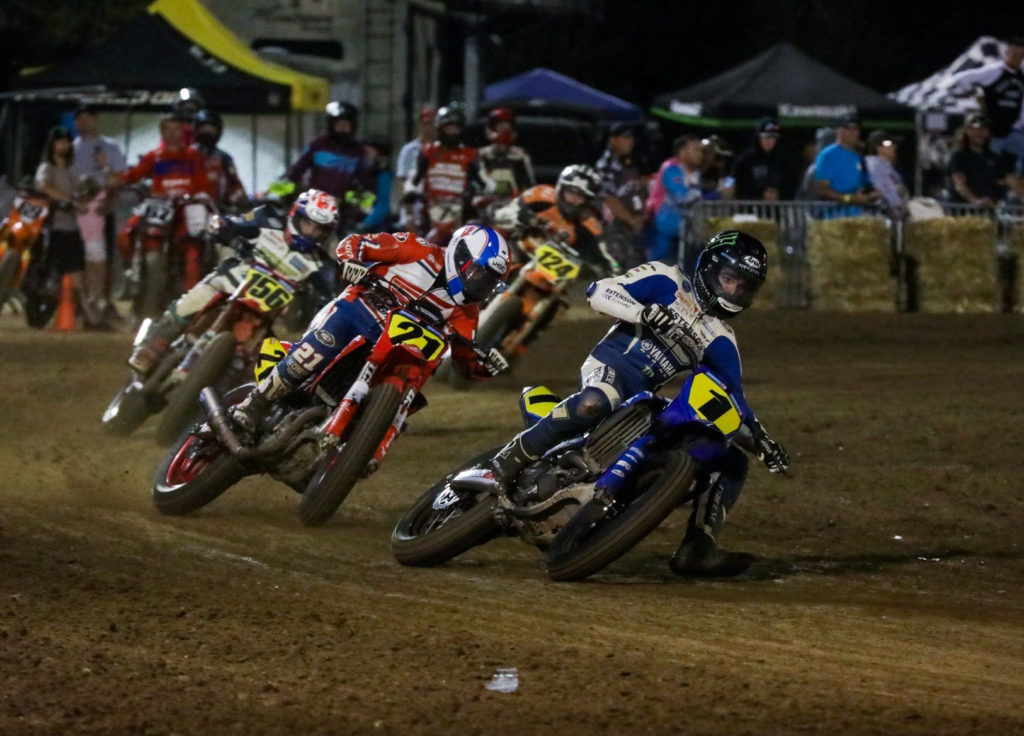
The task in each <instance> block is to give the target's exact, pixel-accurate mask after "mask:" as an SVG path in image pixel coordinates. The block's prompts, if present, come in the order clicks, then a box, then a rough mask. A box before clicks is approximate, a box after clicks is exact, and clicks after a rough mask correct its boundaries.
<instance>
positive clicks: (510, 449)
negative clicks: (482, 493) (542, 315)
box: [492, 261, 788, 575]
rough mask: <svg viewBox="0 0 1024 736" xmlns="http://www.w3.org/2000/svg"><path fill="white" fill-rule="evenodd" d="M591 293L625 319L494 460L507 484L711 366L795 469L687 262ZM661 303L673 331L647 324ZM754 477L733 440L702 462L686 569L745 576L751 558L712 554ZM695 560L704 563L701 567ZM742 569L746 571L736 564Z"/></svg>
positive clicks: (767, 457) (754, 426)
mask: <svg viewBox="0 0 1024 736" xmlns="http://www.w3.org/2000/svg"><path fill="white" fill-rule="evenodd" d="M587 295H588V299H589V302H590V305H591V307H592V308H593V309H595V310H596V311H598V312H600V313H602V314H606V315H608V316H610V317H614V318H616V322H615V324H614V325H613V326H612V328H611V329H610V330H609V331H608V332H607V333H606V334H605V336H604V337H603V338H602V339H601V340H600V342H598V343H597V345H596V346H594V348H593V349H592V350H591V352H590V355H589V356H587V359H586V360H585V361H584V363H583V366H582V367H581V368H580V390H579V391H578V392H577V393H575V394H573V395H572V396H570V397H568V398H567V399H565V400H564V401H562V402H561V403H560V404H558V405H557V406H556V407H555V408H554V409H553V410H552V411H551V412H550V413H549V414H548V415H547V416H545V417H544V418H543V419H541V420H540V421H539V422H537V423H536V424H535V425H534V426H532V427H531V428H529V429H527V430H525V431H523V432H521V433H520V434H519V435H517V436H516V437H515V439H513V440H512V442H510V443H509V444H508V445H506V447H505V448H503V449H502V451H501V452H500V453H498V455H497V456H495V458H494V460H493V461H492V464H493V469H494V472H495V476H496V478H497V479H498V480H499V481H501V482H503V483H508V482H510V481H512V480H514V478H515V476H516V475H518V471H519V470H520V469H521V468H522V467H524V466H525V465H526V464H528V463H530V462H532V461H533V460H535V459H537V458H539V457H540V456H541V455H542V454H543V453H544V452H545V451H547V450H548V449H549V448H551V447H553V446H554V445H556V444H557V443H558V442H560V441H562V440H565V439H567V438H569V437H572V436H574V435H576V434H578V433H580V432H583V431H585V430H587V429H589V428H591V427H594V426H596V425H597V424H598V423H599V422H600V421H601V420H602V419H604V418H605V417H607V416H608V415H609V414H611V413H612V411H613V410H614V409H616V408H617V407H618V406H619V404H620V403H621V402H622V401H623V400H624V399H627V398H629V397H631V396H634V395H636V394H638V393H640V392H643V391H657V390H658V389H659V388H660V387H661V386H663V385H664V384H665V383H667V382H668V381H671V380H672V379H674V378H676V377H678V376H680V375H684V374H688V373H691V372H693V371H694V370H696V369H697V368H698V367H701V366H706V367H708V368H710V369H711V370H712V371H714V373H715V374H716V375H717V376H718V377H719V378H721V379H722V380H723V381H724V382H725V384H726V386H727V387H728V389H729V392H730V394H731V395H732V396H733V398H734V399H735V400H736V403H737V405H738V408H739V409H740V411H741V414H742V416H743V421H744V424H746V425H747V427H748V428H749V429H750V432H751V434H752V436H753V440H754V443H755V447H756V448H757V453H758V456H759V457H761V458H762V459H764V461H765V464H766V465H768V467H769V469H770V470H784V469H785V467H787V466H788V456H787V455H786V453H785V450H783V449H782V447H781V446H780V445H778V443H776V442H774V441H773V440H772V439H771V438H770V437H769V436H768V434H767V432H765V430H764V428H763V427H762V426H761V424H760V422H758V420H757V418H756V416H755V415H754V413H753V411H752V410H751V409H750V406H749V405H748V404H747V401H746V398H745V397H744V395H743V385H742V380H741V371H740V356H739V351H738V349H737V345H736V337H735V334H734V333H733V330H732V329H731V328H730V327H729V326H728V325H727V324H726V323H725V322H724V321H723V320H721V319H720V318H718V317H715V316H713V315H711V314H709V313H707V312H706V311H704V310H703V309H702V308H701V306H700V303H699V302H698V300H697V298H696V297H695V295H694V288H693V285H692V284H691V282H690V280H689V279H688V278H687V277H686V276H685V275H684V274H683V273H682V271H680V270H679V268H677V267H676V266H669V265H665V264H663V263H660V262H657V261H654V262H650V263H645V264H642V265H640V266H637V267H636V268H634V269H632V270H631V271H628V272H626V273H625V274H623V275H621V276H615V277H611V278H606V279H602V280H600V281H597V282H595V283H593V284H591V286H590V288H589V289H588V290H587ZM655 305H661V306H660V307H657V306H655ZM662 309H664V310H669V312H670V313H671V319H669V320H666V322H667V323H668V324H667V325H666V326H671V327H672V328H673V329H672V330H668V329H665V328H660V329H658V328H655V327H652V326H651V324H649V323H648V322H647V315H649V314H651V313H652V312H655V313H657V312H661V311H662ZM669 335H672V336H671V337H670V336H669ZM655 421H657V419H655ZM746 475H747V460H746V457H745V456H744V454H743V453H742V452H740V451H739V450H738V449H737V448H735V447H732V446H730V447H729V448H728V449H727V450H726V451H725V453H724V454H722V455H720V456H719V457H717V458H716V459H714V460H712V461H711V462H709V463H706V464H704V465H703V467H701V468H700V470H699V472H698V476H697V482H698V487H697V490H698V495H697V498H696V500H695V502H694V510H693V513H692V515H691V517H690V523H689V526H688V532H687V538H686V539H685V540H684V544H683V545H681V546H680V550H679V551H678V552H677V554H676V557H674V558H673V569H675V570H676V571H677V572H680V573H681V574H719V575H720V574H736V572H742V570H745V569H746V567H747V566H749V564H750V561H751V560H749V559H746V558H743V557H742V556H728V555H723V553H718V554H719V558H716V566H708V564H707V559H708V554H711V553H713V552H716V551H717V550H716V548H715V546H714V537H715V534H717V532H718V531H719V530H720V529H721V527H722V524H723V523H724V520H725V514H726V512H727V511H728V510H729V509H730V508H731V507H732V505H733V504H734V503H735V502H736V499H737V498H738V496H739V493H740V490H741V488H742V486H743V482H744V480H745V478H746ZM708 540H710V541H708ZM695 543H696V544H705V545H710V546H709V547H707V548H701V549H698V550H697V554H696V555H695V556H694V555H693V554H691V553H692V552H693V550H692V549H690V552H689V553H688V552H687V551H686V550H684V547H687V545H688V544H689V545H690V548H692V546H693V545H694V544H695ZM688 554H689V555H690V556H689V557H688V556H687V555H688ZM723 556H724V557H726V558H727V559H728V562H727V563H726V562H725V561H723V559H721V558H722V557H723ZM694 559H696V561H697V563H698V564H693V563H694ZM744 563H745V564H744ZM737 565H738V566H739V567H742V569H741V570H737V569H736V568H737ZM723 570H727V571H730V572H723Z"/></svg>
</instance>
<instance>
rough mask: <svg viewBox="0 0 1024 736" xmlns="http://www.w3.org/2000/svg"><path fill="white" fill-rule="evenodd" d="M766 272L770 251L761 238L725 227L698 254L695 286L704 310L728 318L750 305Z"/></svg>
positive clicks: (694, 272) (694, 273) (694, 275)
mask: <svg viewBox="0 0 1024 736" xmlns="http://www.w3.org/2000/svg"><path fill="white" fill-rule="evenodd" d="M767 275H768V251H766V250H765V248H764V245H762V244H761V241H760V240H758V239H757V238H755V237H752V236H750V235H747V234H746V233H743V232H740V231H739V230H726V231H725V232H721V233H718V235H716V236H715V237H713V238H712V239H711V240H710V241H708V244H707V245H705V246H704V249H703V250H702V251H701V252H700V253H699V254H698V255H697V265H696V266H695V267H694V270H693V288H694V291H695V292H696V295H697V300H698V301H699V302H700V304H701V306H702V307H703V308H704V310H705V311H707V312H708V313H709V314H713V315H715V316H716V317H721V318H722V319H729V318H730V317H734V316H735V315H737V314H739V313H740V312H742V311H743V310H744V309H746V308H747V307H749V306H750V304H751V303H752V302H753V301H754V295H755V294H756V293H757V290H758V289H760V288H761V284H763V283H764V279H765V277H766V276H767Z"/></svg>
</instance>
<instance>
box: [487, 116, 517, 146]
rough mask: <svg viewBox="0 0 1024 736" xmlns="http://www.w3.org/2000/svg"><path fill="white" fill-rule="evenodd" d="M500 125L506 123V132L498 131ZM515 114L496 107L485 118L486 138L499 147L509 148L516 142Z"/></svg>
mask: <svg viewBox="0 0 1024 736" xmlns="http://www.w3.org/2000/svg"><path fill="white" fill-rule="evenodd" d="M502 123H508V126H509V127H508V129H507V130H498V126H499V125H501V124H502ZM515 126H516V114H515V113H514V112H512V111H511V110H509V109H508V108H507V107H496V108H494V109H493V110H491V112H490V114H489V115H488V116H487V137H488V138H489V139H490V140H491V141H493V142H494V143H497V144H498V145H501V146H511V145H512V144H513V143H515V140H516V130H515Z"/></svg>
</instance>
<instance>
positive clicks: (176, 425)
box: [156, 332, 237, 447]
mask: <svg viewBox="0 0 1024 736" xmlns="http://www.w3.org/2000/svg"><path fill="white" fill-rule="evenodd" d="M236 344H237V341H236V340H235V336H234V334H233V333H231V332H221V333H220V334H218V335H217V336H215V337H214V338H213V339H212V340H211V341H210V343H209V344H208V345H207V346H206V348H205V349H204V350H203V352H202V354H201V355H199V356H197V357H196V359H195V361H194V362H193V363H192V367H191V368H189V371H188V375H187V376H185V379H184V380H183V381H182V382H181V383H180V384H178V386H177V387H176V388H175V389H174V391H172V392H171V395H170V396H169V397H168V401H167V408H166V409H164V411H163V413H162V414H161V415H160V423H159V424H158V425H157V428H156V441H157V442H159V443H160V444H161V445H163V446H165V447H166V446H167V445H170V444H171V443H172V442H174V440H176V439H177V438H178V436H179V435H180V434H181V433H182V432H183V431H184V430H185V428H186V427H187V426H189V425H190V424H192V423H193V422H195V421H196V420H197V419H199V418H200V417H201V416H202V415H203V408H202V406H201V405H200V404H199V392H200V391H202V390H203V389H204V388H206V387H207V386H213V385H214V384H216V383H217V381H218V380H220V378H221V376H223V375H224V372H225V371H226V370H227V369H228V367H229V366H230V365H231V359H232V358H233V357H234V355H235V345H236Z"/></svg>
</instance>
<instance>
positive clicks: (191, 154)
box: [117, 144, 210, 289]
mask: <svg viewBox="0 0 1024 736" xmlns="http://www.w3.org/2000/svg"><path fill="white" fill-rule="evenodd" d="M142 179H150V180H151V181H152V189H151V192H152V194H153V195H154V196H158V197H159V196H166V197H168V198H176V197H181V196H184V195H192V196H195V195H204V196H209V191H210V181H209V179H208V178H207V176H206V169H205V168H204V166H203V160H202V156H201V155H200V153H199V151H197V150H196V149H194V148H175V149H173V150H172V149H169V148H166V147H164V146H163V145H162V144H161V146H160V147H159V148H156V149H154V150H152V151H150V152H149V153H146V154H144V155H143V156H141V157H140V158H139V162H138V163H137V164H135V166H132V167H131V168H129V169H126V170H125V171H123V172H122V173H121V175H120V176H119V177H118V181H120V182H121V183H124V184H132V183H135V182H137V181H140V180H142ZM138 225H139V218H138V217H137V216H133V217H131V218H129V220H128V221H127V222H126V223H125V225H124V227H123V228H122V229H121V233H120V235H119V236H118V240H117V245H118V249H119V250H120V252H121V257H122V258H124V260H125V262H126V263H127V262H128V261H129V260H130V259H131V257H132V253H131V247H132V246H131V233H132V232H133V231H134V230H135V228H136V227H137V226H138ZM173 228H174V230H173V232H174V237H175V239H176V240H177V241H178V242H179V243H180V244H181V246H182V247H183V248H184V255H185V288H186V289H189V288H191V287H192V286H195V284H196V283H198V282H199V279H200V277H201V276H202V268H201V265H200V264H201V255H202V243H201V242H200V241H199V240H197V239H196V238H192V237H189V235H188V231H187V229H186V223H185V218H184V217H182V216H181V212H180V211H179V212H177V213H176V216H175V222H174V224H173ZM159 248H160V242H159V241H157V240H153V241H147V242H146V249H147V250H158V249H159Z"/></svg>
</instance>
